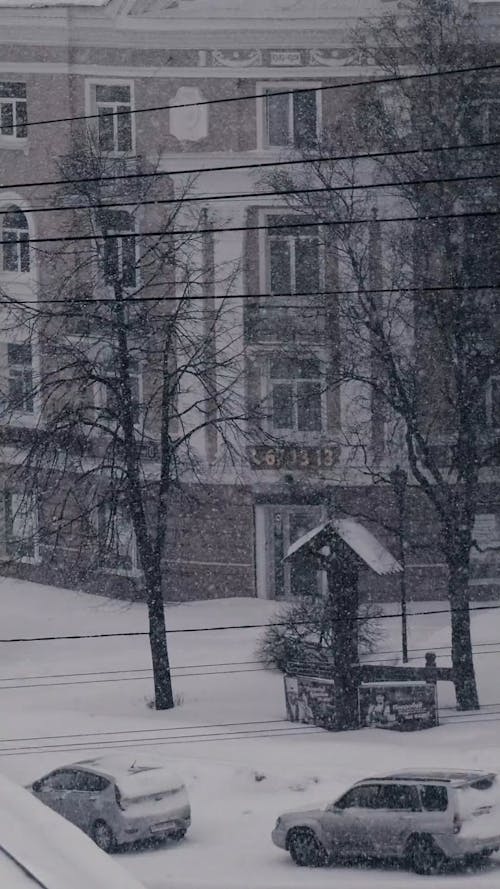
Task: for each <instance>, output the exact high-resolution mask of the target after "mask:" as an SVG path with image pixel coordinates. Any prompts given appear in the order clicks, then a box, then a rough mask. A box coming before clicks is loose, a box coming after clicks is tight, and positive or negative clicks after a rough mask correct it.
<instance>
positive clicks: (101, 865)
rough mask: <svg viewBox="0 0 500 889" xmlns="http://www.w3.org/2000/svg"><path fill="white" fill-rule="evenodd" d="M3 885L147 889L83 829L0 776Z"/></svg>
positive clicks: (29, 888) (0, 870)
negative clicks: (98, 845) (99, 847)
mask: <svg viewBox="0 0 500 889" xmlns="http://www.w3.org/2000/svg"><path fill="white" fill-rule="evenodd" d="M0 886H1V887H2V889H36V887H42V889H114V887H115V886H116V887H117V889H145V887H144V886H143V884H142V883H141V882H140V881H139V880H137V879H136V878H135V877H133V876H132V874H131V873H128V872H127V871H126V870H125V869H124V868H123V867H122V866H121V865H120V864H118V862H117V861H116V860H113V859H112V858H110V857H109V855H105V854H104V853H103V852H101V851H100V849H98V848H97V847H96V846H95V844H94V843H92V842H91V841H90V840H89V838H88V837H86V836H85V834H83V833H82V831H81V830H77V828H76V827H74V826H73V825H72V824H69V822H68V821H65V820H64V818H60V816H59V815H56V814H55V812H51V811H50V809H48V808H47V806H42V804H41V803H39V802H38V800H36V799H34V797H33V796H32V794H31V793H28V791H27V790H26V789H25V788H24V787H19V785H17V784H13V783H12V782H11V781H9V780H8V779H7V778H4V776H3V775H0Z"/></svg>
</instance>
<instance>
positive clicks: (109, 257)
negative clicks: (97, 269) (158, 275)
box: [100, 211, 137, 289]
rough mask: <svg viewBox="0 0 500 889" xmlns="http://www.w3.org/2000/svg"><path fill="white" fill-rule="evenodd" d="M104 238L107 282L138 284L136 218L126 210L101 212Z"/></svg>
mask: <svg viewBox="0 0 500 889" xmlns="http://www.w3.org/2000/svg"><path fill="white" fill-rule="evenodd" d="M100 228H101V231H102V233H103V235H112V237H106V238H104V244H103V265H104V276H105V278H106V283H108V284H111V285H115V286H116V285H121V286H122V287H123V288H124V289H130V288H133V287H135V286H136V284H137V257H136V239H135V235H134V234H133V232H134V230H135V226H134V220H133V219H132V217H131V215H130V213H127V212H126V211H120V212H108V213H103V214H101V217H100Z"/></svg>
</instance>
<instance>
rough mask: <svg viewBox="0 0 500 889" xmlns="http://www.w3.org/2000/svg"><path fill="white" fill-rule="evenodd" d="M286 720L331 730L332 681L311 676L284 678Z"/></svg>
mask: <svg viewBox="0 0 500 889" xmlns="http://www.w3.org/2000/svg"><path fill="white" fill-rule="evenodd" d="M284 682H285V700H286V712H287V719H289V720H290V722H303V723H305V724H306V725H317V726H320V727H321V728H331V727H332V726H333V723H334V718H333V717H334V713H335V707H334V697H333V681H332V680H331V679H316V678H314V677H312V676H285V677H284Z"/></svg>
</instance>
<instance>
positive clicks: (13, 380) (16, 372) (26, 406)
mask: <svg viewBox="0 0 500 889" xmlns="http://www.w3.org/2000/svg"><path fill="white" fill-rule="evenodd" d="M7 365H8V387H9V398H8V401H9V407H10V409H11V410H13V411H19V412H20V413H24V414H32V413H33V411H34V392H33V356H32V350H31V346H30V344H29V343H8V345H7Z"/></svg>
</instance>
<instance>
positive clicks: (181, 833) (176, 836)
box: [170, 827, 186, 840]
mask: <svg viewBox="0 0 500 889" xmlns="http://www.w3.org/2000/svg"><path fill="white" fill-rule="evenodd" d="M185 836H186V828H185V827H180V828H179V830H174V832H173V833H171V834H170V838H171V839H172V840H183V839H184V837H185Z"/></svg>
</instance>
